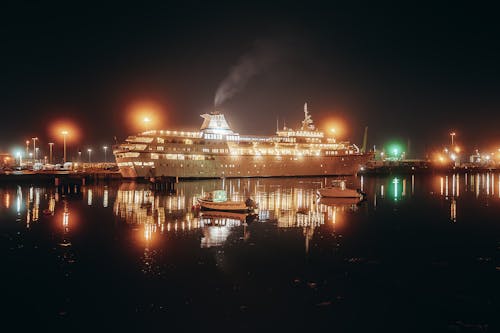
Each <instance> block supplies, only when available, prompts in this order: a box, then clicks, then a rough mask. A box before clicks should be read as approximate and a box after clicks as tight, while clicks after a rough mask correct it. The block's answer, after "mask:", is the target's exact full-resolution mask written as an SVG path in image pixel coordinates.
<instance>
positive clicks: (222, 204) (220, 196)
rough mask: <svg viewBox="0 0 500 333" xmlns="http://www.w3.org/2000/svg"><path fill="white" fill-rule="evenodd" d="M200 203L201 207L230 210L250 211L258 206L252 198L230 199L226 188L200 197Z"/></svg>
mask: <svg viewBox="0 0 500 333" xmlns="http://www.w3.org/2000/svg"><path fill="white" fill-rule="evenodd" d="M198 204H199V205H200V207H201V209H205V210H221V211H228V212H249V211H251V210H253V209H254V208H256V205H255V202H254V201H253V200H252V199H250V198H248V199H247V200H245V201H232V200H228V199H227V193H226V191H224V190H216V191H212V192H208V193H207V195H206V196H205V197H203V198H198Z"/></svg>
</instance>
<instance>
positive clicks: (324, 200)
mask: <svg viewBox="0 0 500 333" xmlns="http://www.w3.org/2000/svg"><path fill="white" fill-rule="evenodd" d="M360 202H361V200H360V199H359V198H328V197H321V198H320V199H319V201H318V203H320V204H322V205H325V206H332V207H334V206H337V207H339V206H354V205H357V204H359V203H360Z"/></svg>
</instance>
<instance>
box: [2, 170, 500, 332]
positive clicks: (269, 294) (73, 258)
mask: <svg viewBox="0 0 500 333" xmlns="http://www.w3.org/2000/svg"><path fill="white" fill-rule="evenodd" d="M330 181H331V179H330V178H328V179H324V178H289V179H225V180H220V179H217V180H203V181H186V182H180V183H179V184H176V193H174V194H168V193H160V192H154V191H151V190H150V189H149V186H148V184H142V183H133V182H123V183H110V184H107V185H90V186H84V187H81V188H76V187H59V188H55V187H43V186H3V187H0V231H1V236H2V238H0V246H2V249H3V250H4V252H3V255H4V256H7V257H8V258H9V259H11V258H14V259H12V260H7V262H8V263H9V264H8V265H10V266H11V267H7V268H8V269H9V268H10V269H11V271H12V272H21V273H20V274H19V275H16V276H15V277H13V278H11V279H10V280H8V283H10V284H13V285H16V283H18V284H17V287H19V288H18V289H19V290H20V291H21V292H23V290H24V289H23V288H29V286H30V284H29V283H28V282H27V280H26V279H28V278H24V280H23V276H26V277H29V276H31V275H32V273H33V272H32V267H33V266H35V265H36V264H37V262H38V260H41V262H40V263H39V265H38V266H37V269H38V271H37V275H38V276H43V277H44V278H45V280H44V283H46V284H48V285H50V286H51V293H53V292H54V291H53V290H57V293H59V294H58V296H59V298H53V297H52V296H53V295H50V296H51V297H46V298H42V297H32V295H31V294H32V293H33V292H37V291H38V289H37V288H35V287H33V288H32V289H26V292H25V295H24V297H25V298H23V299H33V300H35V301H36V302H38V299H49V300H50V302H49V304H51V305H52V308H50V307H49V308H48V310H46V311H47V312H42V315H45V314H47V313H49V314H50V315H53V314H54V313H56V317H57V318H58V319H59V318H60V316H61V315H60V313H66V312H67V311H69V313H71V314H72V315H74V314H75V313H77V314H78V313H81V314H82V316H87V312H86V311H88V309H89V308H92V306H98V307H99V310H102V312H103V313H108V312H107V311H112V309H111V310H110V308H116V309H117V310H116V313H115V315H116V316H117V317H119V318H122V312H123V311H124V310H126V311H130V312H129V314H130V315H131V317H132V318H134V319H137V318H139V319H137V320H142V322H147V320H149V319H150V317H148V316H149V315H152V317H153V318H154V319H155V320H157V321H158V322H161V323H163V324H164V321H163V320H165V321H166V319H165V318H167V319H168V320H172V319H175V318H176V316H177V315H179V314H182V313H187V314H189V315H186V316H185V317H184V318H187V319H188V320H189V321H193V318H197V316H199V315H200V313H205V311H209V310H208V309H211V308H216V307H217V306H215V305H214V304H212V303H211V302H210V301H209V300H210V299H212V298H213V299H217V300H218V299H220V297H222V299H223V301H222V302H221V303H222V304H223V306H224V311H226V313H230V314H232V315H234V314H235V313H236V314H239V313H241V311H242V310H241V309H246V306H247V304H255V305H258V306H255V307H254V309H260V308H261V307H262V306H265V305H266V304H267V303H270V304H271V305H270V307H268V308H264V310H262V312H259V310H254V309H253V310H252V311H256V313H257V314H259V315H261V316H263V313H264V314H267V313H269V314H273V315H274V313H273V311H272V310H271V306H272V309H275V308H279V307H283V308H284V309H285V310H286V311H296V312H294V316H297V317H300V316H299V315H298V314H299V312H300V311H302V310H303V309H306V308H307V307H306V306H304V304H306V303H307V304H308V305H310V307H309V308H308V309H312V310H305V311H310V312H311V313H312V312H314V313H315V314H316V310H317V309H318V307H320V308H321V309H322V311H323V310H325V311H324V315H325V316H324V317H321V318H323V319H324V318H328V319H330V318H331V317H332V313H341V314H342V316H339V318H350V317H349V315H350V314H351V313H354V312H356V311H359V310H357V309H358V308H359V304H368V306H367V307H366V311H364V312H361V314H360V315H359V316H358V317H359V318H363V316H365V317H366V316H368V317H369V315H370V314H371V313H373V311H377V306H378V304H379V302H382V305H383V306H381V308H384V307H385V308H388V309H390V310H391V311H396V312H397V311H400V312H397V316H394V317H395V318H397V317H401V316H403V318H404V321H405V323H406V322H409V321H410V319H412V318H408V317H405V316H408V313H418V314H419V315H420V313H421V311H424V310H422V309H421V308H420V307H418V308H417V307H415V308H414V309H413V310H412V311H408V312H405V311H404V310H401V309H402V308H404V306H400V304H403V305H405V306H409V307H411V306H413V305H412V304H414V303H413V301H412V302H411V303H404V302H405V300H406V301H407V300H408V299H413V298H419V297H420V303H419V304H424V303H425V304H431V305H432V304H433V302H435V304H437V305H435V306H433V307H432V308H431V311H429V312H435V313H438V312H439V311H438V309H443V308H450V307H451V308H453V307H454V306H455V303H456V299H458V298H460V299H461V300H462V301H461V302H462V303H460V304H458V305H456V308H458V310H453V311H454V312H451V313H452V314H451V315H450V314H448V317H447V318H452V319H451V320H453V321H452V323H453V322H455V321H457V320H458V319H461V317H460V314H461V313H462V312H460V311H462V307H463V306H464V302H469V303H466V306H467V307H468V308H469V309H473V308H475V307H476V306H477V304H480V306H481V309H482V310H484V309H486V310H488V309H490V308H489V305H488V304H491V303H489V300H490V298H489V294H488V293H490V289H491V287H492V286H493V285H494V284H493V282H492V281H493V278H492V275H491V274H490V273H488V272H492V274H494V273H496V270H498V268H496V267H498V264H497V263H495V258H494V252H492V251H495V249H496V248H497V247H498V244H500V238H498V233H495V231H496V230H498V228H497V229H495V228H496V225H497V222H496V220H495V219H496V216H498V212H499V208H500V177H499V175H498V174H493V173H485V174H447V175H446V174H442V175H439V174H438V175H405V176H388V177H366V176H365V177H359V178H348V187H352V188H360V189H361V188H362V189H363V191H364V192H366V193H367V200H366V201H364V202H361V203H360V204H354V203H352V202H349V201H345V200H344V201H341V200H335V199H333V200H332V199H321V200H318V198H317V196H316V190H317V189H318V188H320V187H321V186H324V185H325V184H328V183H330ZM220 188H224V189H225V190H227V191H228V194H229V197H230V198H232V199H233V200H244V199H245V198H247V197H248V196H250V197H252V198H253V199H254V200H255V201H256V202H257V204H258V206H259V210H258V212H256V215H246V214H238V213H224V212H200V211H198V210H196V209H194V204H195V203H196V198H197V197H199V196H202V195H203V193H205V192H207V191H212V190H215V189H220ZM417 227H418V228H417ZM495 237H496V238H495ZM32 258H34V259H32ZM54 258H55V260H54ZM54 262H55V265H54ZM53 266H57V267H56V268H54V267H53ZM486 270H488V272H487V273H485V271H486ZM47 272H49V273H47ZM96 272H97V274H96ZM427 272H430V273H428V274H427ZM478 272H479V273H478ZM467 274H469V275H467ZM101 275H102V277H106V276H109V281H112V282H109V281H108V283H107V284H106V283H102V281H101ZM9 276H10V275H9ZM13 276H14V275H13ZM96 276H98V277H96ZM138 276H139V277H138ZM436 277H437V278H438V279H440V280H439V283H436ZM473 278H477V280H481V283H476V284H475V283H469V282H470V281H469V280H470V279H473ZM121 280H124V282H123V284H122V285H121V288H118V287H116V288H115V283H116V284H118V282H116V281H121ZM17 281H21V282H17ZM166 281H168V283H166ZM485 281H486V282H485ZM450 283H451V284H455V285H454V286H455V287H449V285H450ZM495 283H496V280H495ZM21 285H22V287H20V286H21ZM178 285H180V286H181V287H182V288H178ZM25 286H28V287H25ZM87 286H89V287H88V288H87V289H86V287H87ZM124 286H126V287H124ZM138 286H140V287H138ZM193 286H196V287H193ZM198 286H200V287H199V288H198ZM394 286H396V287H394ZM419 286H420V287H419ZM464 286H466V287H467V288H470V290H469V289H467V290H466V291H465V292H464V291H463V290H464V288H465V287H464ZM471 286H473V287H474V288H475V287H476V286H478V287H482V286H485V287H484V288H485V289H486V290H487V291H488V292H485V293H484V294H480V293H476V290H475V289H473V287H471ZM280 288H283V289H281V291H280ZM415 288H416V289H415ZM419 288H420V289H419ZM80 289H81V290H82V291H78V290H80ZM93 289H95V291H94V290H93ZM110 290H114V291H115V293H114V294H113V293H112V294H111V296H110V298H109V299H108V302H107V303H106V302H103V303H102V304H104V305H99V304H100V303H99V304H97V305H96V304H95V300H96V299H99V298H100V297H105V295H106V294H107V293H108V291H110ZM146 290H147V291H149V293H148V292H145V291H146ZM220 290H223V291H224V292H223V293H221V292H220ZM241 290H243V292H240V291H241ZM274 290H277V291H278V292H277V293H276V294H274V293H273V292H274ZM455 290H458V291H457V292H456V293H455ZM75 294H76V296H75ZM87 294H88V295H87ZM103 295H104V296H103ZM186 295H188V296H189V297H188V296H186ZM221 295H222V296H221ZM254 295H255V296H254ZM277 295H278V296H277ZM284 295H286V297H285V296H284ZM365 295H369V296H367V297H365ZM387 295H389V297H387ZM433 295H436V296H435V297H434V296H433ZM457 295H458V296H457ZM464 295H465V296H464ZM477 295H479V296H477ZM483 295H486V296H483ZM42 296H46V295H42ZM372 296H373V297H372ZM17 297H18V295H17V294H15V295H12V296H11V297H10V298H8V299H9V300H10V301H11V302H14V301H15V300H16V299H17ZM72 297H73V298H72ZM119 297H123V298H122V299H123V300H124V301H123V303H120V302H118V301H116V299H120V298H119ZM254 297H255V298H254ZM189 298H192V299H195V300H196V301H197V302H198V303H199V304H201V305H200V307H199V308H190V307H189V306H190V305H189V306H188V305H186V304H187V303H186V302H189V301H190V300H189ZM344 298H345V299H347V301H345V302H344V301H343V299H344ZM393 299H395V300H397V301H394V302H393V301H392V300H393ZM12 300H14V301H12ZM443 300H445V301H443ZM448 300H449V301H448ZM469 300H470V301H469ZM476 300H478V301H477V302H476ZM240 301H241V302H240ZM370 301H372V303H370ZM20 302H21V301H20ZM244 302H245V303H244ZM366 302H368V303H366ZM407 302H408V301H407ZM417 303H418V302H417ZM80 304H81V305H80ZM106 304H112V305H113V306H112V307H108V306H107V305H106ZM158 304H167V305H168V306H169V307H166V308H168V309H169V310H170V309H180V310H179V312H174V313H173V314H172V313H167V314H165V313H164V312H161V313H160V312H158V316H155V315H154V313H153V314H152V312H151V313H149V312H148V314H147V315H144V317H141V314H140V311H141V309H158ZM471 304H472V305H471ZM481 304H482V305H481ZM17 305H19V304H17ZM233 305H234V307H235V309H233V308H232V307H231V306H233ZM162 306H163V305H162ZM242 306H243V307H242ZM14 308H15V307H14ZM54 309H55V310H54ZM68 309H69V310H68ZM72 309H73V312H71V310H72ZM75 309H76V310H75ZM294 309H296V310H294ZM297 309H298V310H297ZM327 309H332V312H331V313H329V312H327ZM453 309H455V308H453ZM49 310H50V311H52V312H49ZM77 310H79V311H77ZM200 310H202V311H200ZM44 311H45V310H44ZM155 311H156V310H155ZM183 311H186V312H183ZM190 311H191V312H190ZM231 311H232V312H231ZM342 311H343V312H342ZM380 311H382V310H380ZM419 311H420V312H419ZM479 312H480V311H478V313H479ZM483 312H484V311H483ZM138 313H139V314H138ZM192 313H194V314H195V315H193V316H190V315H191V314H192ZM207 313H208V314H207V316H212V315H213V314H214V313H213V312H207ZM358 314H359V313H358ZM384 314H385V312H384ZM425 314H426V313H424V315H422V316H421V317H422V318H424V317H425ZM427 314H428V313H427ZM457 314H458V315H457ZM42 315H41V316H40V317H43V316H42ZM244 315H245V316H246V314H244ZM440 315H441V314H440ZM445 315H446V314H445ZM134 316H135V317H134ZM382 317H383V314H380V318H382ZM410 317H411V316H410ZM144 318H146V319H144ZM234 318H237V319H235V321H237V320H238V319H240V318H242V317H238V316H235V317H234ZM252 318H253V317H252ZM384 318H385V317H384ZM456 318H458V319H456ZM481 318H482V317H481ZM481 318H480V319H481ZM79 319H81V317H80V318H79ZM341 320H343V321H345V322H346V323H347V324H346V325H350V324H352V321H350V322H349V319H341ZM76 321H77V320H75V322H76ZM79 322H81V321H79ZM368 322H370V321H368ZM233 323H234V322H233ZM318 323H319V321H318ZM113 324H115V322H113ZM125 325H126V324H124V326H125ZM370 325H371V322H370ZM384 325H385V324H384ZM290 326H293V324H290ZM162 327H165V326H162ZM401 327H403V326H401ZM432 328H435V326H433V327H432ZM365 331H366V330H365ZM429 331H430V330H429Z"/></svg>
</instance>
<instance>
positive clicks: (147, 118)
mask: <svg viewBox="0 0 500 333" xmlns="http://www.w3.org/2000/svg"><path fill="white" fill-rule="evenodd" d="M142 121H143V122H144V126H145V127H146V130H149V123H150V122H151V119H150V118H149V117H144V119H143V120H142Z"/></svg>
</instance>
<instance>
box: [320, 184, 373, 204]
mask: <svg viewBox="0 0 500 333" xmlns="http://www.w3.org/2000/svg"><path fill="white" fill-rule="evenodd" d="M317 193H318V195H319V196H320V197H322V198H346V199H349V198H352V199H359V200H362V199H363V198H364V196H365V194H364V193H363V192H361V191H360V190H355V189H351V188H348V187H347V186H346V183H345V181H344V180H340V181H335V182H333V183H332V186H328V187H323V188H320V189H318V191H317Z"/></svg>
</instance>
